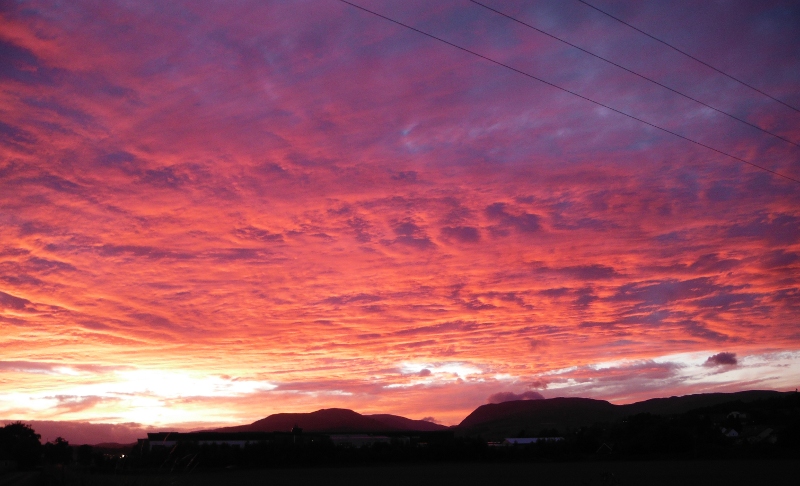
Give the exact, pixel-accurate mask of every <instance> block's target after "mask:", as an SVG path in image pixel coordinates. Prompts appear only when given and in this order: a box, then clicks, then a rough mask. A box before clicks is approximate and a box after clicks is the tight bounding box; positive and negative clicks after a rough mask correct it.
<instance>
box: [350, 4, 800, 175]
mask: <svg viewBox="0 0 800 486" xmlns="http://www.w3.org/2000/svg"><path fill="white" fill-rule="evenodd" d="M339 1H340V2H342V3H346V4H347V5H350V6H351V7H355V8H357V9H359V10H363V11H364V12H367V13H370V14H372V15H374V16H376V17H380V18H382V19H384V20H388V21H389V22H392V23H394V24H397V25H399V26H401V27H405V28H406V29H409V30H413V31H414V32H417V33H420V34H422V35H424V36H427V37H430V38H431V39H435V40H437V41H439V42H442V43H444V44H447V45H449V46H452V47H455V48H456V49H459V50H462V51H464V52H467V53H469V54H472V55H473V56H477V57H480V58H481V59H485V60H487V61H489V62H491V63H493V64H497V65H498V66H502V67H504V68H506V69H509V70H511V71H514V72H515V73H519V74H522V75H523V76H526V77H528V78H531V79H535V80H536V81H539V82H540V83H544V84H546V85H548V86H552V87H553V88H556V89H558V90H561V91H564V92H565V93H569V94H571V95H573V96H577V97H578V98H581V99H583V100H586V101H588V102H590V103H594V104H595V105H597V106H602V107H603V108H605V109H607V110H611V111H613V112H615V113H619V114H620V115H624V116H626V117H628V118H631V119H633V120H636V121H638V122H640V123H644V124H645V125H648V126H650V127H653V128H656V129H658V130H661V131H662V132H665V133H669V134H670V135H674V136H676V137H678V138H682V139H684V140H686V141H688V142H692V143H693V144H695V145H699V146H701V147H705V148H707V149H709V150H712V151H714V152H716V153H718V154H721V155H725V156H727V157H730V158H732V159H734V160H738V161H739V162H743V163H745V164H747V165H750V166H753V167H755V168H757V169H761V170H763V171H766V172H769V173H771V174H774V175H776V176H779V177H783V178H784V179H788V180H790V181H793V182H797V183H798V184H800V179H795V178H793V177H790V176H787V175H783V174H781V173H780V172H775V171H774V170H772V169H768V168H766V167H762V166H760V165H758V164H754V163H753V162H750V161H748V160H745V159H742V158H740V157H737V156H735V155H732V154H729V153H727V152H723V151H722V150H719V149H715V148H714V147H711V146H710V145H706V144H704V143H702V142H698V141H697V140H693V139H691V138H689V137H685V136H683V135H681V134H680V133H676V132H673V131H672V130H669V129H667V128H663V127H660V126H658V125H655V124H653V123H650V122H648V121H645V120H642V119H641V118H637V117H635V116H633V115H630V114H628V113H625V112H624V111H620V110H618V109H616V108H612V107H610V106H608V105H604V104H603V103H600V102H599V101H595V100H593V99H591V98H587V97H586V96H583V95H580V94H578V93H576V92H574V91H570V90H568V89H567V88H562V87H561V86H558V85H557V84H553V83H551V82H549V81H545V80H544V79H542V78H538V77H536V76H534V75H533V74H529V73H526V72H525V71H521V70H519V69H517V68H515V67H511V66H509V65H508V64H503V63H502V62H500V61H496V60H494V59H492V58H490V57H487V56H484V55H483V54H478V53H477V52H475V51H472V50H470V49H467V48H466V47H461V46H459V45H457V44H453V43H452V42H450V41H446V40H444V39H442V38H441V37H437V36H435V35H433V34H429V33H427V32H425V31H423V30H419V29H417V28H415V27H412V26H410V25H408V24H404V23H403V22H400V21H399V20H394V19H392V18H390V17H387V16H385V15H381V14H379V13H377V12H374V11H372V10H370V9H368V8H365V7H362V6H360V5H356V4H355V3H351V2H348V1H347V0H339Z"/></svg>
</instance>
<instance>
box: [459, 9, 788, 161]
mask: <svg viewBox="0 0 800 486" xmlns="http://www.w3.org/2000/svg"><path fill="white" fill-rule="evenodd" d="M470 1H471V2H472V3H474V4H476V5H480V6H481V7H483V8H485V9H487V10H491V11H492V12H494V13H496V14H498V15H502V16H503V17H505V18H507V19H510V20H513V21H514V22H517V23H518V24H522V25H524V26H525V27H528V28H531V29H533V30H535V31H536V32H539V33H542V34H544V35H546V36H548V37H551V38H553V39H555V40H557V41H559V42H563V43H564V44H566V45H568V46H571V47H574V48H575V49H578V50H579V51H581V52H585V53H586V54H589V55H590V56H593V57H596V58H597V59H600V60H601V61H605V62H607V63H609V64H611V65H613V66H616V67H618V68H620V69H622V70H624V71H627V72H629V73H631V74H634V75H636V76H639V77H640V78H642V79H645V80H647V81H650V82H651V83H653V84H655V85H658V86H661V87H662V88H664V89H668V90H670V91H672V92H673V93H675V94H678V95H680V96H683V97H684V98H686V99H688V100H692V101H694V102H695V103H699V104H701V105H703V106H705V107H706V108H711V109H712V110H714V111H716V112H717V113H720V114H722V115H725V116H728V117H730V118H732V119H734V120H737V121H740V122H742V123H744V124H745V125H748V126H750V127H753V128H755V129H756V130H759V131H761V132H764V133H766V134H768V135H772V136H773V137H775V138H779V139H781V140H783V141H784V142H787V143H790V144H792V145H794V146H795V147H800V144H798V143H796V142H793V141H791V140H789V139H788V138H784V137H782V136H780V135H778V134H777V133H773V132H770V131H769V130H766V129H764V128H761V127H760V126H758V125H754V124H752V123H750V122H749V121H747V120H743V119H741V118H739V117H737V116H736V115H732V114H730V113H728V112H727V111H723V110H720V109H719V108H714V107H713V106H711V105H709V104H708V103H704V102H702V101H700V100H698V99H697V98H692V97H691V96H689V95H687V94H684V93H681V92H680V91H678V90H677V89H673V88H670V87H669V86H667V85H665V84H662V83H659V82H658V81H656V80H654V79H652V78H648V77H647V76H645V75H643V74H639V73H637V72H636V71H632V70H630V69H628V68H626V67H625V66H622V65H620V64H617V63H616V62H614V61H611V60H609V59H606V58H605V57H602V56H600V55H598V54H595V53H593V52H591V51H587V50H586V49H584V48H582V47H580V46H577V45H575V44H573V43H571V42H568V41H565V40H564V39H561V38H560V37H556V36H555V35H553V34H550V33H549V32H545V31H544V30H542V29H540V28H538V27H534V26H533V25H531V24H528V23H526V22H523V21H522V20H519V19H517V18H515V17H512V16H510V15H508V14H506V13H503V12H501V11H500V10H497V9H494V8H492V7H490V6H488V5H484V4H482V3H481V2H477V1H475V0H470Z"/></svg>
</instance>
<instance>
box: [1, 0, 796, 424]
mask: <svg viewBox="0 0 800 486" xmlns="http://www.w3.org/2000/svg"><path fill="white" fill-rule="evenodd" d="M363 5H365V6H367V7H369V8H372V9H375V10H377V11H380V12H381V13H382V14H384V15H388V16H391V17H393V18H397V19H398V20H401V21H403V22H407V23H409V24H411V25H414V26H415V27H417V28H420V29H423V30H427V31H430V32H431V33H434V34H435V35H437V36H441V37H442V38H444V39H446V40H448V41H450V42H454V43H458V44H460V45H463V46H464V47H467V48H469V49H472V50H475V51H476V52H480V53H482V54H484V55H487V56H491V57H493V58H495V59H497V60H499V61H501V62H503V63H507V64H509V65H512V66H514V67H515V68H517V69H521V70H525V71H527V72H531V73H532V74H535V75H537V76H540V77H542V78H545V79H547V80H548V81H550V82H554V83H558V84H560V85H563V86H564V87H565V88H568V89H570V90H573V91H576V92H578V93H580V94H582V95H584V96H588V97H592V98H594V99H596V100H597V101H600V102H602V103H606V104H608V105H610V106H613V107H615V108H617V109H620V110H624V111H626V112H630V113H632V114H634V115H636V116H637V117H640V118H643V119H645V120H648V121H650V122H652V123H657V124H660V125H662V126H664V127H665V128H667V129H670V130H674V131H676V132H678V133H681V134H684V135H686V136H691V137H694V138H696V139H697V140H698V141H700V142H702V143H704V144H707V145H710V146H713V147H716V148H719V149H721V150H725V151H728V152H730V153H731V154H733V155H735V156H737V157H741V158H744V159H747V160H751V161H753V162H755V163H758V164H759V165H762V166H764V167H767V168H769V169H771V170H775V171H779V172H782V173H786V174H788V175H792V176H793V177H796V178H797V177H800V150H798V149H797V147H795V146H792V145H790V144H787V143H785V142H782V141H780V140H777V139H775V138H772V137H769V136H767V135H764V134H763V133H760V132H758V131H756V130H754V129H752V128H750V127H747V126H746V125H742V124H738V123H737V122H734V121H732V120H730V119H726V118H724V117H720V116H719V115H718V114H715V113H714V112H713V111H711V110H709V109H707V108H704V107H702V106H699V105H696V104H692V103H691V102H689V101H687V100H685V99H683V98H680V97H677V96H675V95H674V94H671V93H670V92H668V91H665V90H663V89H661V88H658V87H654V86H653V85H651V84H649V83H647V82H645V81H642V80H641V79H638V78H636V77H635V76H632V75H629V74H627V73H625V72H624V71H621V70H619V69H617V68H614V67H613V66H609V65H607V64H603V63H601V62H599V61H597V60H596V59H593V58H591V57H588V56H585V55H583V54H581V53H579V52H577V51H574V50H570V49H569V48H568V47H565V46H564V45H563V44H559V43H557V42H555V41H553V40H552V39H548V38H547V37H544V36H542V35H540V34H537V33H536V32H533V31H531V30H529V29H525V28H524V27H522V26H520V25H514V24H512V23H509V21H508V19H503V18H502V17H500V16H497V15H496V14H491V12H487V11H486V10H485V9H482V8H481V7H479V6H476V5H474V4H471V3H469V2H458V1H453V2H444V3H441V4H437V6H436V8H432V7H431V6H430V5H429V4H428V3H427V2H416V1H415V2H399V3H384V2H377V1H365V2H364V3H363ZM499 5H500V4H496V5H495V6H499ZM607 7H608V8H609V9H611V10H612V11H613V12H614V13H615V15H618V16H620V17H622V18H625V19H627V20H629V21H630V22H631V23H632V24H634V25H636V26H639V27H640V28H642V29H644V30H646V31H649V32H652V33H653V34H654V35H657V36H658V37H660V38H665V39H668V40H670V41H671V42H674V43H675V44H677V45H679V46H680V47H681V48H682V49H684V50H686V51H688V52H692V53H694V54H696V55H697V56H698V57H700V58H702V59H704V60H707V61H708V62H710V63H712V64H714V65H715V66H718V67H720V68H722V69H725V70H727V71H730V72H731V73H735V74H736V75H737V77H740V78H742V79H746V80H748V82H749V83H751V84H753V85H755V86H758V87H759V88H760V89H763V90H764V91H766V92H769V93H771V94H773V95H775V96H777V97H779V98H781V99H782V100H785V101H786V102H787V103H790V104H793V105H794V106H798V105H800V91H799V90H798V85H797V82H796V73H797V72H798V69H800V66H798V61H797V60H798V59H800V55H799V54H800V52H798V49H799V48H798V46H800V33H799V32H798V30H797V29H796V25H797V20H798V18H800V10H798V7H797V5H795V4H793V3H791V2H781V1H775V2H745V1H742V2H735V5H733V6H730V7H726V8H724V9H723V8H721V7H719V8H718V7H717V6H714V5H711V4H708V5H706V4H703V5H698V4H696V3H694V2H686V3H685V4H681V5H673V4H670V5H669V6H665V5H663V4H662V3H661V2H655V1H653V2H617V3H614V4H611V5H608V6H607ZM502 8H503V9H504V11H506V12H508V13H509V14H512V15H515V16H517V17H518V18H520V19H523V20H525V21H527V22H530V23H534V24H535V25H537V26H538V27H541V28H543V29H546V30H550V31H553V32H554V33H556V34H557V35H559V36H561V37H564V38H567V39H568V40H570V42H574V43H576V44H578V45H581V46H582V47H585V48H587V49H588V48H591V49H592V50H593V51H596V52H598V53H600V54H603V55H604V56H606V57H609V58H611V59H612V60H614V61H615V62H619V63H621V64H623V65H625V66H626V67H628V68H629V69H633V70H637V71H638V72H642V73H643V74H646V75H648V76H651V77H653V78H655V79H658V80H659V81H660V82H663V83H664V84H667V85H669V86H670V87H673V88H674V89H679V90H681V91H684V92H686V93H688V94H690V95H692V96H693V97H696V98H698V99H701V100H703V101H704V102H706V103H708V104H710V105H713V106H719V107H720V108H723V109H725V110H726V111H730V112H734V113H736V114H737V116H740V117H744V118H746V119H747V120H748V121H749V122H751V123H753V124H757V125H759V126H763V127H765V128H768V129H769V130H771V131H774V132H776V133H779V134H780V135H781V136H783V137H785V138H788V139H792V140H795V141H800V115H798V113H796V112H794V111H792V110H790V109H788V108H786V107H784V106H782V105H779V104H777V103H775V102H772V101H770V100H769V99H767V98H764V97H763V96H761V95H759V94H758V93H755V92H753V91H752V90H749V89H747V88H744V87H742V86H741V85H738V84H736V83H735V82H733V81H731V80H730V79H727V78H725V77H723V76H721V75H718V74H715V73H714V72H711V71H709V70H708V69H706V68H704V67H703V66H702V65H699V64H697V63H696V62H694V61H691V60H689V59H687V58H685V57H682V56H680V55H678V54H676V53H675V52H674V51H670V50H668V49H664V48H663V46H660V45H658V44H657V43H654V42H651V41H650V40H648V39H647V38H642V37H641V35H640V34H637V33H636V32H635V31H632V30H630V29H626V28H624V27H622V26H620V25H619V24H616V23H614V22H613V21H611V20H609V19H608V18H606V17H603V16H601V15H600V14H598V13H597V12H595V11H593V10H591V9H588V8H586V7H585V6H582V5H580V4H579V3H575V4H574V5H565V4H563V2H555V1H552V2H551V1H542V2H510V3H508V2H505V3H503V5H502ZM709 25H713V26H714V28H709V27H708V26H709ZM765 53H768V55H766V54H765ZM0 97H2V98H0V99H2V103H0V106H2V109H0V113H2V116H0V119H2V122H0V329H1V330H2V347H0V396H2V397H3V398H2V399H0V417H8V418H26V419H40V420H60V419H74V420H94V421H105V422H111V423H114V422H119V423H123V422H137V423H144V424H152V423H177V422H197V421H203V420H206V421H214V422H220V423H221V422H236V421H246V420H255V419H257V418H260V417H263V416H265V415H267V414H269V413H273V412H276V411H309V410H312V409H316V408H322V407H325V406H347V407H351V408H356V409H357V410H359V411H362V412H376V413H377V412H388V413H399V414H406V415H409V416H413V417H414V418H419V417H423V416H435V417H437V418H439V419H440V420H442V421H443V422H445V423H453V422H458V421H459V420H460V419H461V418H463V416H464V415H466V413H467V412H468V411H469V410H471V409H472V408H474V407H475V406H477V405H479V404H481V403H484V401H485V398H486V397H487V396H489V395H492V394H495V393H498V392H501V391H503V390H517V391H518V392H519V393H523V394H524V393H525V392H526V391H527V389H526V387H530V388H537V389H543V388H544V387H545V386H546V387H547V388H546V389H545V390H544V391H543V392H542V393H543V394H544V395H545V396H555V394H583V395H587V396H597V397H600V398H606V399H611V400H616V401H625V400H633V399H637V398H647V397H650V396H657V395H658V396H660V395H672V394H678V393H682V392H692V391H702V390H710V389H736V388H750V387H760V388H776V389H783V388H794V387H796V382H797V379H798V376H800V374H798V368H797V354H796V353H797V350H800V322H798V320H797V316H798V311H799V310H800V292H798V290H797V289H798V287H800V281H799V280H800V209H798V208H800V190H798V185H797V184H794V183H791V182H788V181H786V180H782V179H780V178H778V177H775V176H773V175H771V174H769V173H766V172H763V171H758V170H756V169H753V168H752V167H749V166H747V165H745V164H742V163H740V162H737V161H735V160H732V159H730V158H727V157H725V156H723V155H720V154H718V153H715V152H713V151H710V150H707V149H704V148H702V147H698V146H695V145H692V144H690V143H688V142H685V141H683V140H681V139H679V138H677V137H673V136H670V135H668V134H665V133H663V132H659V131H658V130H655V129H652V128H649V127H647V126H645V125H642V124H640V123H638V122H635V121H633V120H630V119H627V118H624V117H621V116H619V115H616V114H614V113H613V112H610V111H608V110H604V109H601V108H598V107H597V106H595V105H592V104H590V103H587V102H585V101H582V100H581V99H579V98H576V97H574V96H571V95H568V94H566V93H564V92H560V91H558V90H554V89H553V88H550V87H548V86H546V85H543V84H541V83H537V82H535V81H532V80H531V79H529V78H526V77H524V76H521V75H519V74H516V73H513V72H511V71H508V70H504V69H503V68H500V67H498V66H497V65H493V64H491V63H489V62H486V61H483V60H480V59H478V58H476V57H474V56H471V55H469V54H466V53H464V52H461V51H458V50H457V49H454V48H452V47H448V46H446V45H444V44H441V43H438V42H436V41H433V40H431V39H430V38H426V37H424V36H421V35H419V34H416V33H414V32H411V31H408V30H405V29H403V28H401V27H399V26H396V25H392V24H390V23H388V22H386V21H385V20H381V19H379V18H376V17H373V16H370V15H369V14H367V13H364V12H362V11H358V10H356V9H353V8H352V7H348V6H347V5H344V4H342V3H341V2H333V1H331V2H327V1H306V2H291V3H286V2H271V3H269V2H268V3H265V2H240V3H237V4H235V5H230V4H227V3H226V4H217V3H213V2H203V3H199V4H198V3H195V2H186V3H181V2H178V3H170V4H169V5H162V4H157V5H156V4H154V5H140V4H135V5H132V4H127V3H124V2H103V3H101V4H97V3H92V2H68V3H58V2H48V1H41V2H30V3H26V4H25V5H24V6H23V5H9V6H6V7H4V8H3V10H2V11H0ZM676 356H677V357H678V358H674V359H673V357H676ZM709 356H711V358H709ZM729 357H732V358H733V362H731V359H729ZM706 359H707V360H708V363H709V364H712V365H715V366H703V363H705V361H704V360H706ZM604 363H605V364H604ZM607 363H614V364H613V365H606V364H607ZM731 364H736V365H737V366H735V367H732V366H730V365H731ZM716 365H719V366H716ZM778 366H782V367H783V368H781V369H782V371H781V372H780V373H776V372H775V370H776V369H777V368H776V367H778ZM426 370H427V371H426ZM787 370H790V371H791V372H788V371H787ZM170 384H187V385H190V386H188V387H187V386H183V387H180V386H176V387H174V388H172V389H171V388H170V386H169V385H170ZM528 393H530V392H528ZM265 397H268V398H269V399H268V400H265ZM265 404H269V405H265Z"/></svg>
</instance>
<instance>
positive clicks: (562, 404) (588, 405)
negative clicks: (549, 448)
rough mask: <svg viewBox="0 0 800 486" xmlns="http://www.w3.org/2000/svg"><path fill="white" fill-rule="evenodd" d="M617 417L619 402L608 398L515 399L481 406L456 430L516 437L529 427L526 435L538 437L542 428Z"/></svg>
mask: <svg viewBox="0 0 800 486" xmlns="http://www.w3.org/2000/svg"><path fill="white" fill-rule="evenodd" d="M615 418H617V413H616V407H615V405H612V404H611V403H609V402H606V401H605V400H593V399H591V398H563V397H561V398H550V399H545V400H515V401H511V402H504V403H490V404H488V405H482V406H480V407H478V408H477V409H475V411H473V412H472V413H471V414H469V415H468V416H467V418H465V419H464V420H463V421H462V422H461V423H460V424H458V426H457V427H456V432H457V433H458V434H459V435H470V436H482V437H484V438H486V439H502V438H505V437H515V436H517V435H518V434H519V433H520V432H522V431H525V435H526V436H528V437H536V436H537V435H538V434H539V432H540V431H541V430H542V429H553V428H555V429H558V430H565V429H568V428H575V427H580V426H582V425H591V424H593V423H595V422H607V421H610V420H614V419H615Z"/></svg>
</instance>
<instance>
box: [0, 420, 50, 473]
mask: <svg viewBox="0 0 800 486" xmlns="http://www.w3.org/2000/svg"><path fill="white" fill-rule="evenodd" d="M39 439H41V436H40V435H39V434H37V433H36V431H34V430H33V428H32V427H31V426H30V425H27V424H23V423H22V422H14V423H10V424H7V425H6V426H5V427H3V428H2V429H0V459H5V460H9V459H10V460H12V461H16V462H17V467H19V468H20V469H30V468H33V467H34V466H36V465H37V464H39V459H40V458H41V455H42V443H41V442H40V441H39Z"/></svg>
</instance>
